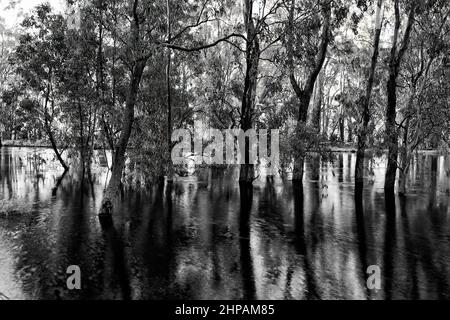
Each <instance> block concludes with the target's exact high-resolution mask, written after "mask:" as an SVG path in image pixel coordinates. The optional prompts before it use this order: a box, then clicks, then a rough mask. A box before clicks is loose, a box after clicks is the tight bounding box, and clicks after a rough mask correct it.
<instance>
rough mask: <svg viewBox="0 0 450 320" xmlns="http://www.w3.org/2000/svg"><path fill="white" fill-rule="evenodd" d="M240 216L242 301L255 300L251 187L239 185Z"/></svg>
mask: <svg viewBox="0 0 450 320" xmlns="http://www.w3.org/2000/svg"><path fill="white" fill-rule="evenodd" d="M239 191H240V197H241V199H240V216H239V247H240V261H241V269H242V282H243V292H244V294H243V297H242V298H243V299H246V300H254V299H255V298H256V289H255V279H254V275H253V260H252V252H251V244H250V236H251V234H250V233H251V232H250V213H251V209H252V203H253V186H252V185H247V184H241V185H240V186H239Z"/></svg>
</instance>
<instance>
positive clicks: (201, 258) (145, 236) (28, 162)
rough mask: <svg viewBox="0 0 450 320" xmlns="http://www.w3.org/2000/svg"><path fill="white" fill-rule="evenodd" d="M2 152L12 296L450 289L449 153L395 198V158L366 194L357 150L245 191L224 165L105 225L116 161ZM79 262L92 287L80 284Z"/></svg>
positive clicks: (3, 228) (6, 291) (1, 258)
mask: <svg viewBox="0 0 450 320" xmlns="http://www.w3.org/2000/svg"><path fill="white" fill-rule="evenodd" d="M0 152H1V158H0V298H1V297H3V298H10V299H57V298H61V299H179V298H187V299H242V298H244V299H424V298H428V299H449V298H450V206H449V201H450V197H449V196H448V195H447V189H448V188H449V178H448V176H447V175H446V169H448V163H449V159H448V158H446V157H442V156H433V155H426V154H423V155H419V156H418V157H417V158H416V159H415V160H414V164H413V166H412V170H411V174H410V181H409V183H408V190H409V192H408V195H407V196H406V197H405V198H399V197H394V198H390V197H389V198H388V199H386V197H385V195H384V192H383V182H384V181H383V176H384V170H385V168H384V166H385V163H384V161H383V159H378V160H377V161H375V162H373V163H371V164H370V166H369V164H368V166H369V168H370V170H368V172H370V175H369V174H368V177H367V182H366V187H365V189H364V191H363V193H362V194H361V196H360V197H358V196H357V197H355V192H354V187H353V185H354V180H353V172H354V165H355V155H354V154H351V153H348V154H347V153H340V154H337V156H336V159H334V160H333V161H332V162H321V161H320V159H309V160H308V161H307V164H306V166H307V168H306V174H305V179H304V182H303V185H297V184H296V185H293V184H292V182H291V181H282V180H281V179H275V181H274V182H266V181H263V180H261V181H256V182H255V184H254V187H253V188H252V189H250V188H247V189H240V188H239V185H238V184H237V183H236V182H235V181H236V179H235V178H234V177H232V176H230V175H228V174H217V173H216V174H214V175H211V174H205V175H204V176H203V175H201V176H199V177H188V178H183V179H180V180H178V181H176V182H174V184H173V186H169V187H168V186H156V187H154V188H153V189H152V190H149V191H141V192H131V191H127V192H125V193H124V197H123V201H122V202H121V203H120V205H119V207H118V208H117V210H116V215H115V216H114V218H113V221H102V223H100V221H99V219H98V217H97V211H98V208H99V206H100V202H101V200H102V192H103V188H104V186H105V182H106V180H107V179H108V173H107V171H105V169H104V168H101V167H96V168H94V174H93V179H92V180H93V181H91V182H82V181H81V180H80V179H78V178H77V176H76V175H74V174H68V175H66V176H65V177H64V179H63V180H62V181H60V182H59V181H58V178H59V177H60V175H61V173H62V172H61V171H60V169H59V168H58V166H57V164H56V163H54V162H53V159H52V158H53V155H52V153H51V151H49V150H40V151H34V150H33V149H25V148H22V149H18V148H2V149H1V150H0ZM37 155H40V156H39V157H37ZM36 159H39V163H40V164H39V165H37V164H36ZM313 168H319V169H316V170H313ZM69 265H78V266H80V268H81V283H82V289H81V290H72V291H69V290H68V289H67V286H66V279H67V277H68V276H69V275H68V274H66V269H67V267H68V266H69ZM371 265H377V266H379V267H380V271H381V289H379V290H369V289H367V286H366V280H367V277H368V274H367V273H366V270H367V268H368V266H371Z"/></svg>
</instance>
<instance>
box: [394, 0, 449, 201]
mask: <svg viewBox="0 0 450 320" xmlns="http://www.w3.org/2000/svg"><path fill="white" fill-rule="evenodd" d="M419 9H420V10H419V12H418V15H417V18H416V24H417V27H416V28H415V29H414V30H413V33H412V35H411V38H412V40H413V41H414V43H415V44H416V45H415V46H413V47H411V49H410V50H409V52H408V53H407V54H406V56H405V61H404V68H403V72H402V75H403V83H404V88H403V89H402V93H403V95H404V97H405V98H404V99H403V100H402V102H403V104H402V107H401V108H400V109H399V113H400V115H401V121H400V123H399V124H398V127H399V133H400V137H401V141H400V145H399V153H400V154H399V164H398V167H399V179H398V192H399V194H401V195H404V194H405V193H406V182H407V177H408V174H409V169H410V165H411V161H412V158H413V155H414V152H415V151H416V150H417V149H418V148H419V147H424V146H425V144H426V142H427V140H430V139H431V138H435V137H437V138H438V140H440V141H443V142H444V147H445V148H448V146H449V144H448V134H449V129H448V128H449V125H448V124H449V120H450V119H449V110H448V101H449V94H450V91H449V89H450V87H449V83H448V81H446V80H445V79H448V69H449V68H448V64H446V57H447V56H448V54H449V52H450V46H449V42H450V38H449V34H450V24H449V19H450V7H449V5H448V3H443V2H440V1H431V2H429V5H428V6H422V7H420V8H419Z"/></svg>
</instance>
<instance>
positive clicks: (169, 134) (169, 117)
mask: <svg viewBox="0 0 450 320" xmlns="http://www.w3.org/2000/svg"><path fill="white" fill-rule="evenodd" d="M166 6H167V39H168V40H167V42H168V43H170V42H171V40H172V24H171V19H170V2H169V0H167V1H166ZM171 53H172V51H171V49H170V48H167V66H166V86H167V153H166V157H167V182H168V183H171V182H173V165H172V161H171V158H170V157H171V153H172V92H171V85H170V67H171V63H172V59H171ZM161 174H162V172H161Z"/></svg>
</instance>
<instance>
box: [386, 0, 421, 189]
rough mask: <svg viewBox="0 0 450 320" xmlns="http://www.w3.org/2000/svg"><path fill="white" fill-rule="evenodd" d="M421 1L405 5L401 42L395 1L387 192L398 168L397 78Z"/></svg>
mask: <svg viewBox="0 0 450 320" xmlns="http://www.w3.org/2000/svg"><path fill="white" fill-rule="evenodd" d="M418 3H419V1H416V0H414V1H409V2H407V3H406V4H405V7H406V8H405V10H406V11H407V12H408V17H407V20H406V24H405V28H404V32H403V38H402V39H401V40H400V39H399V38H400V27H401V20H402V19H401V7H400V0H394V15H395V20H394V30H393V38H392V46H391V51H390V55H389V63H388V65H389V66H388V69H389V75H388V81H387V87H386V95H387V106H386V124H385V130H386V144H387V147H388V163H387V169H386V175H385V182H384V189H385V190H386V191H387V192H393V191H394V187H395V178H396V174H397V167H398V163H397V161H398V130H397V126H396V117H397V78H398V76H399V73H400V68H401V63H402V60H403V58H404V55H405V53H406V50H407V48H408V45H409V42H410V38H411V31H412V28H413V25H414V21H415V16H416V10H417V8H418Z"/></svg>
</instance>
